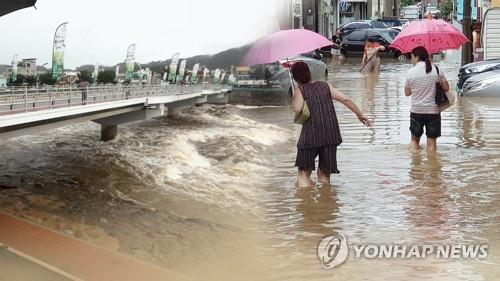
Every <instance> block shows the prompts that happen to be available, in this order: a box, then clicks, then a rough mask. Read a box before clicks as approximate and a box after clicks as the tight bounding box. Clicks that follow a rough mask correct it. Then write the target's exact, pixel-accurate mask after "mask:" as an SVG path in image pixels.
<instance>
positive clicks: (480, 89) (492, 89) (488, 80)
mask: <svg viewBox="0 0 500 281" xmlns="http://www.w3.org/2000/svg"><path fill="white" fill-rule="evenodd" d="M462 95H463V96H470V97H500V70H494V71H488V72H484V73H482V74H478V75H475V76H474V77H471V78H469V79H468V80H467V81H466V82H465V83H464V86H463V89H462Z"/></svg>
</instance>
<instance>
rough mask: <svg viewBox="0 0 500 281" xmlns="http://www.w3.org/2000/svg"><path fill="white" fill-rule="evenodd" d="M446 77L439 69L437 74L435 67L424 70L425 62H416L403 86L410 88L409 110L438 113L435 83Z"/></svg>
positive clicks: (421, 112) (420, 112)
mask: <svg viewBox="0 0 500 281" xmlns="http://www.w3.org/2000/svg"><path fill="white" fill-rule="evenodd" d="M445 80H446V77H445V75H444V73H443V71H442V70H441V69H439V76H438V74H437V71H436V67H435V66H434V65H433V66H432V71H431V72H429V73H426V72H425V62H418V63H417V64H416V65H415V66H414V67H412V68H411V69H410V70H409V71H408V74H407V76H406V83H405V87H406V88H410V90H411V112H413V113H419V114H439V106H437V104H436V100H435V97H436V83H437V82H441V81H445Z"/></svg>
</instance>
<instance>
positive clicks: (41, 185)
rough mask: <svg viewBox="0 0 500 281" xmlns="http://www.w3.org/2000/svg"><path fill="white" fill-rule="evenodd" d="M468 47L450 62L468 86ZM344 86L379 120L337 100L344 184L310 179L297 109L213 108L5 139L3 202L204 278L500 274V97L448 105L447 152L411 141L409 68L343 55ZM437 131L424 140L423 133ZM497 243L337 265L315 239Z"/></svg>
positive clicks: (338, 74)
mask: <svg viewBox="0 0 500 281" xmlns="http://www.w3.org/2000/svg"><path fill="white" fill-rule="evenodd" d="M457 61H458V57H457V54H450V55H449V58H448V60H447V61H444V62H441V63H440V66H441V68H442V69H443V70H444V71H445V72H446V74H447V76H448V79H449V80H450V82H452V83H453V82H454V81H456V75H457V69H458V67H459V64H458V63H457ZM329 67H330V78H329V79H330V81H331V82H332V83H333V84H334V85H335V86H336V87H337V88H338V89H340V90H341V91H343V92H344V93H346V94H348V95H349V96H351V97H352V98H353V99H354V100H355V101H356V102H357V103H358V104H359V106H360V107H361V108H362V110H363V111H364V112H366V114H367V115H368V116H369V117H370V118H371V119H372V120H373V127H372V128H365V127H363V126H361V124H360V123H359V122H358V121H357V119H356V117H355V116H354V115H353V114H352V113H350V112H348V110H347V109H346V108H344V107H342V106H341V105H340V104H336V107H337V112H338V117H339V119H340V122H341V130H342V134H343V139H344V143H343V144H342V145H341V147H340V149H339V153H338V154H339V155H338V157H339V169H340V170H341V174H340V175H336V176H334V177H333V178H332V186H331V187H321V186H316V187H315V188H312V189H305V188H296V187H295V176H296V170H295V168H294V167H293V164H294V160H295V152H296V148H295V144H296V141H297V138H298V135H299V132H300V127H299V126H297V125H294V124H293V123H292V122H291V117H292V114H291V110H290V108H289V107H246V106H229V105H228V106H202V107H195V108H191V109H186V110H184V111H182V112H181V114H180V115H179V116H178V117H176V118H173V119H165V120H161V121H157V120H152V121H147V122H140V123H135V124H131V125H126V126H121V127H120V130H121V138H120V139H119V140H117V141H114V142H111V143H102V142H99V141H98V137H99V127H98V126H97V125H94V124H92V123H85V124H79V125H75V126H70V127H65V128H61V129H57V130H54V131H51V132H47V133H44V134H40V135H36V136H29V137H23V138H18V139H14V140H9V141H7V142H3V143H0V151H1V156H0V167H1V170H0V184H3V185H8V186H14V187H17V188H15V189H6V190H0V210H2V211H4V212H9V213H12V214H15V215H18V216H21V217H24V218H27V219H30V220H33V221H35V222H37V223H40V224H43V225H46V226H49V227H51V228H54V229H56V230H58V231H62V232H65V233H67V234H69V235H73V236H75V237H78V238H80V239H84V240H89V241H91V242H93V243H97V244H99V245H101V246H104V247H107V248H110V249H112V250H117V251H120V252H122V253H125V254H128V255H132V256H135V257H138V258H141V259H144V260H146V261H149V262H152V263H155V264H158V265H160V266H164V267H167V268H169V269H172V270H175V271H178V272H181V273H185V274H186V275H188V276H191V277H193V279H195V280H422V279H424V280H495V279H498V278H500V277H499V276H500V269H499V268H500V227H499V225H500V217H499V216H500V213H499V211H498V210H499V208H500V201H499V200H500V191H499V190H498V186H499V183H500V176H499V172H500V158H499V148H500V123H499V121H500V99H485V98H481V99H479V98H477V99H474V98H467V99H461V100H460V101H459V102H458V104H457V106H455V107H453V108H451V109H450V110H448V111H446V112H445V113H443V137H442V138H440V140H439V142H438V149H439V153H438V154H437V155H436V156H428V155H427V154H426V153H425V152H422V153H419V154H412V153H410V152H409V151H408V142H409V138H410V134H409V130H408V126H409V107H410V102H409V98H407V97H405V95H404V93H403V83H404V73H405V72H406V70H407V69H408V68H409V67H410V65H409V64H404V63H399V62H395V61H385V62H384V63H383V65H382V69H381V72H380V74H375V75H364V74H362V73H360V72H358V69H359V62H356V61H355V62H350V61H347V62H345V63H344V64H339V63H335V62H331V63H330V64H329ZM423 141H425V138H424V139H423ZM337 233H342V234H344V235H345V236H346V237H347V238H348V240H349V243H353V244H367V243H375V244H393V243H395V244H454V243H456V244H484V243H485V244H488V245H489V258H488V259H486V260H435V259H430V258H429V259H424V260H415V259H411V260H410V259H409V260H404V259H390V260H388V259H385V260H384V259H365V258H361V259H355V258H353V257H350V258H349V259H348V260H347V261H346V262H345V264H343V265H342V266H340V267H338V268H335V269H332V270H325V269H322V268H321V265H320V263H319V261H318V258H317V257H316V246H317V244H318V242H319V241H320V239H321V238H322V237H324V236H326V235H332V234H337Z"/></svg>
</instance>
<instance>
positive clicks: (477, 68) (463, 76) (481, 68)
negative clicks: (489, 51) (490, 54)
mask: <svg viewBox="0 0 500 281" xmlns="http://www.w3.org/2000/svg"><path fill="white" fill-rule="evenodd" d="M499 69H500V59H491V60H485V61H481V62H474V63H469V64H466V65H464V66H462V67H461V68H460V70H459V72H458V83H457V86H458V89H459V90H461V89H462V87H463V85H464V83H465V82H466V81H467V80H469V78H471V77H473V76H476V75H478V74H481V73H485V72H489V71H494V70H499Z"/></svg>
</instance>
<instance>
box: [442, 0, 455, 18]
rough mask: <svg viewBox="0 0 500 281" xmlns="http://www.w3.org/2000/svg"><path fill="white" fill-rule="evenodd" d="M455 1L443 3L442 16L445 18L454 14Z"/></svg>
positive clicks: (448, 0)
mask: <svg viewBox="0 0 500 281" xmlns="http://www.w3.org/2000/svg"><path fill="white" fill-rule="evenodd" d="M452 1H453V0H444V1H443V2H441V7H440V10H441V14H442V15H443V16H445V17H447V16H448V15H450V14H451V13H452V12H453V2H452Z"/></svg>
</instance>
